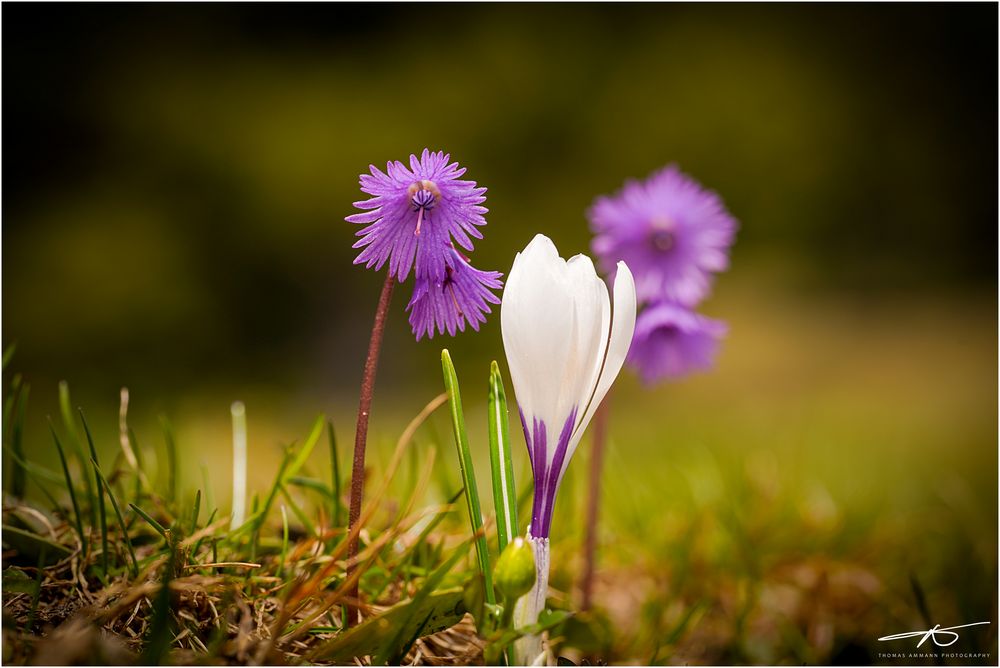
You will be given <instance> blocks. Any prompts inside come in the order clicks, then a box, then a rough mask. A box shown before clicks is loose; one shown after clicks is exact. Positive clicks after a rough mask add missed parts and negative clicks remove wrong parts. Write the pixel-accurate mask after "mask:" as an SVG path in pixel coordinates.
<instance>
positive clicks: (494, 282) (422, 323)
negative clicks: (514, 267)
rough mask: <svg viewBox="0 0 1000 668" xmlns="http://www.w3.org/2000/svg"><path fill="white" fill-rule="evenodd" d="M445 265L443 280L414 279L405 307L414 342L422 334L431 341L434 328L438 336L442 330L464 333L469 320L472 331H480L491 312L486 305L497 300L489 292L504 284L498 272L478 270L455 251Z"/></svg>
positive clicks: (495, 302) (449, 332)
mask: <svg viewBox="0 0 1000 668" xmlns="http://www.w3.org/2000/svg"><path fill="white" fill-rule="evenodd" d="M449 256H450V257H449V258H448V259H447V261H446V264H445V275H444V278H440V279H438V278H431V277H424V278H421V277H419V276H418V277H417V279H416V283H415V285H414V287H413V298H412V299H410V303H409V304H408V305H407V307H406V310H408V311H409V312H410V326H411V327H412V328H413V333H414V334H416V336H417V341H419V340H420V339H421V337H423V335H424V334H426V335H427V337H428V338H431V339H433V338H434V328H435V326H436V327H437V331H438V333H440V334H444V332H445V330H447V331H448V334H450V335H451V336H455V330H456V329H457V330H458V331H460V332H464V331H465V323H466V321H468V323H469V325H471V326H472V329H474V330H476V331H479V324H480V323H483V322H486V314H487V313H489V312H490V307H489V304H499V303H500V298H499V297H497V296H496V295H495V294H493V293H492V292H490V288H492V289H494V290H496V289H499V288H500V287H501V286H502V285H503V283H502V282H501V281H500V276H502V274H501V273H500V272H499V271H480V270H479V269H476V268H475V267H473V266H472V265H470V264H469V262H468V260H467V259H466V258H464V257H462V255H461V253H459V252H458V251H457V250H455V249H454V248H453V249H451V252H450V253H449Z"/></svg>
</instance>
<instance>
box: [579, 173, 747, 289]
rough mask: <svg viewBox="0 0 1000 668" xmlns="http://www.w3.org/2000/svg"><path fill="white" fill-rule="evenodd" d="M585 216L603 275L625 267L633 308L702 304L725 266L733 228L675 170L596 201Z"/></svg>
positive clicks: (711, 196) (708, 194) (708, 196)
mask: <svg viewBox="0 0 1000 668" xmlns="http://www.w3.org/2000/svg"><path fill="white" fill-rule="evenodd" d="M588 216H589V218H590V224H591V229H592V230H593V232H594V234H595V236H594V241H593V244H592V246H591V248H592V249H593V251H594V253H595V255H597V256H598V258H599V261H600V266H601V270H602V271H603V272H605V273H606V274H608V275H611V274H613V273H614V270H615V264H616V263H617V262H618V260H624V261H625V262H626V263H628V266H629V267H630V268H631V269H632V272H633V274H634V276H635V288H636V295H637V297H638V298H639V301H640V302H647V301H661V300H670V301H673V302H675V303H679V304H683V305H685V306H694V305H696V304H697V303H698V302H699V301H701V299H703V298H704V297H705V296H706V295H707V294H708V292H709V290H710V289H711V284H712V283H711V281H712V273H713V272H718V271H723V270H724V269H726V268H727V267H728V265H729V255H728V251H729V247H730V246H731V245H732V243H733V239H734V237H735V234H736V227H737V223H736V220H735V219H734V218H733V217H732V216H731V215H730V214H729V212H728V211H726V208H725V206H724V205H723V203H722V200H721V199H720V198H719V196H718V195H716V194H715V193H714V192H712V191H710V190H706V189H704V188H702V186H701V185H700V184H699V183H698V182H697V181H695V180H694V179H692V178H691V177H689V176H687V175H686V174H684V173H683V172H681V171H680V169H678V168H677V166H676V165H669V166H668V167H666V168H665V169H662V170H660V171H658V172H655V173H653V174H652V175H651V176H650V177H649V178H648V179H646V180H645V181H641V182H640V181H627V182H626V183H625V186H624V187H623V188H622V189H621V191H619V192H618V193H616V194H615V195H613V196H610V197H608V196H604V197H599V198H598V199H597V200H596V201H595V202H594V205H593V206H592V207H591V209H590V211H589V212H588Z"/></svg>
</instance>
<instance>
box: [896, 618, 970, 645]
mask: <svg viewBox="0 0 1000 668" xmlns="http://www.w3.org/2000/svg"><path fill="white" fill-rule="evenodd" d="M983 624H989V622H973V623H972V624H961V625H959V626H949V627H948V628H946V629H943V628H941V625H940V624H936V625H935V626H934V628H932V629H928V630H926V631H908V632H906V633H894V634H893V635H891V636H883V637H881V638H879V642H885V641H886V640H905V639H906V638H920V642H918V643H917V647H920V646H921V645H923V644H924V643H925V642H927V639H928V638H930V639H931V640H932V641H934V644H935V645H937V646H938V647H951V646H952V645H954V644H955V643H956V642H958V634H957V633H955V629H966V628H969V627H970V626H982V625H983ZM938 638H943V640H939V639H938Z"/></svg>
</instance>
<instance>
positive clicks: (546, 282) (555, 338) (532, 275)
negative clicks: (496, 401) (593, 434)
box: [500, 235, 636, 537]
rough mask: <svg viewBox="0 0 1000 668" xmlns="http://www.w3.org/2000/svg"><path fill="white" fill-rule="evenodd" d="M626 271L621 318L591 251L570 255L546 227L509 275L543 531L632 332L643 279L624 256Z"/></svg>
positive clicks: (512, 339)
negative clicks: (547, 233)
mask: <svg viewBox="0 0 1000 668" xmlns="http://www.w3.org/2000/svg"><path fill="white" fill-rule="evenodd" d="M619 273H620V276H619V277H618V278H617V279H616V280H615V305H614V318H612V309H611V300H610V298H609V296H608V288H607V286H606V285H605V283H604V282H603V281H602V280H601V279H600V278H599V277H598V275H597V272H596V270H595V269H594V264H593V262H592V261H591V260H590V258H588V257H587V256H584V255H578V256H576V257H573V258H571V259H570V260H569V261H568V262H567V261H566V260H563V259H562V258H561V257H559V251H558V250H557V249H556V247H555V245H554V244H553V243H552V241H551V240H549V239H548V238H547V237H545V236H543V235H537V236H536V237H535V238H534V239H533V240H532V241H531V243H529V244H528V246H527V247H526V248H525V249H524V251H522V252H521V253H519V254H518V255H517V257H515V258H514V264H513V266H512V267H511V270H510V274H509V276H508V280H507V287H506V288H505V290H504V298H503V301H502V303H501V307H500V323H501V328H502V331H503V342H504V350H505V352H506V354H507V363H508V366H509V367H510V372H511V379H512V381H513V384H514V392H515V394H516V396H517V402H518V406H519V408H520V414H521V422H522V426H523V428H524V434H525V441H526V443H527V445H528V451H529V454H530V455H531V465H532V473H533V475H534V478H535V500H534V506H533V510H532V535H533V536H535V537H545V536H548V529H549V522H550V520H551V516H552V508H553V505H554V502H555V495H556V491H557V490H558V487H559V484H560V482H561V480H562V477H563V474H564V473H565V471H566V467H567V466H568V464H569V460H570V458H572V456H573V453H574V452H575V450H576V447H577V446H578V445H579V443H580V439H581V438H582V437H583V432H584V430H585V429H586V427H587V424H588V423H589V422H590V419H591V417H593V413H594V410H596V408H597V405H598V404H599V403H600V401H601V400H602V399H603V398H604V395H605V394H607V391H608V389H609V388H610V386H611V383H612V382H614V379H615V377H617V375H618V372H619V371H620V370H621V366H622V363H623V361H624V358H625V354H626V353H627V351H628V346H629V344H630V342H631V340H632V331H633V329H634V327H635V305H636V299H635V283H634V281H633V280H632V274H631V272H630V271H629V270H628V267H626V266H625V265H624V263H622V264H621V265H620V270H619Z"/></svg>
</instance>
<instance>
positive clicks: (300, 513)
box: [281, 485, 319, 537]
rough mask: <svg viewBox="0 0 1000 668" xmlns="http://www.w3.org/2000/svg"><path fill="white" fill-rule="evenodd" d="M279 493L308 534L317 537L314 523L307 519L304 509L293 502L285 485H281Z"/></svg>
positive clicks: (317, 533)
mask: <svg viewBox="0 0 1000 668" xmlns="http://www.w3.org/2000/svg"><path fill="white" fill-rule="evenodd" d="M281 495H282V496H283V497H285V501H287V502H288V505H289V506H290V507H291V509H292V512H293V513H295V516H296V517H297V518H299V521H300V522H302V526H304V527H305V528H306V531H307V532H308V533H309V534H310V535H312V536H317V537H318V536H319V532H318V531H317V530H316V525H315V524H313V522H312V521H311V520H310V519H309V516H308V515H306V513H305V511H304V510H302V508H301V507H300V506H299V504H297V503H295V499H293V498H292V495H291V494H289V493H288V488H287V487H285V486H284V485H282V486H281ZM282 507H284V506H282Z"/></svg>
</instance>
